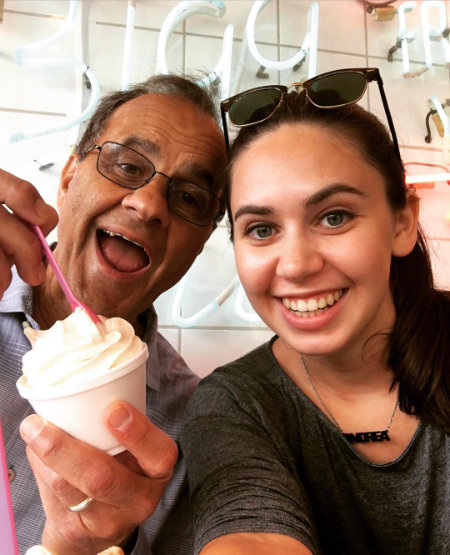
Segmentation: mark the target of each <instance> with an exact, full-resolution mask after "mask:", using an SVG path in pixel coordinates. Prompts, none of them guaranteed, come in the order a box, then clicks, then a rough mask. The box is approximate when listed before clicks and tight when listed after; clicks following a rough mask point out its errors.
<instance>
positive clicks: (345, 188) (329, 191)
mask: <svg viewBox="0 0 450 555" xmlns="http://www.w3.org/2000/svg"><path fill="white" fill-rule="evenodd" d="M338 193H350V194H352V195H357V196H360V197H367V195H366V193H363V191H361V190H360V189H357V188H356V187H352V186H351V185H346V184H345V183H333V185H330V186H329V187H326V188H325V189H321V190H320V191H318V192H317V193H315V194H314V195H312V196H311V197H309V198H307V199H306V200H305V201H303V202H302V206H303V207H304V208H310V207H311V206H315V205H316V204H319V203H320V202H322V201H323V200H325V199H327V198H328V197H331V196H332V195H337V194H338Z"/></svg>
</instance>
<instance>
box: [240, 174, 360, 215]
mask: <svg viewBox="0 0 450 555" xmlns="http://www.w3.org/2000/svg"><path fill="white" fill-rule="evenodd" d="M338 193H350V194H353V195H358V196H360V197H367V195H366V193H363V191H361V190H360V189H357V188H356V187H352V186H351V185H345V184H344V183H335V184H333V185H330V186H329V187H326V188H325V189H322V190H321V191H318V192H317V193H315V194H314V195H312V196H311V197H309V198H307V199H306V200H304V201H303V202H302V206H303V207H304V208H310V207H311V206H315V205H316V204H319V203H320V202H322V201H323V200H325V199H327V198H328V197H331V196H332V195H337V194H338ZM243 214H254V215H256V216H270V215H272V214H274V210H273V208H272V207H270V206H259V205H257V204H245V205H244V206H241V208H239V210H237V212H236V214H235V215H234V220H235V221H236V220H237V219H238V218H239V216H242V215H243Z"/></svg>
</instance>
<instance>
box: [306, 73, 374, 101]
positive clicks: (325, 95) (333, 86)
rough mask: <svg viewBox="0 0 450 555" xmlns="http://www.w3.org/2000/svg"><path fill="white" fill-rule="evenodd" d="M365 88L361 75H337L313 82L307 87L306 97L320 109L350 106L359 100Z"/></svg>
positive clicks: (364, 78) (364, 80)
mask: <svg viewBox="0 0 450 555" xmlns="http://www.w3.org/2000/svg"><path fill="white" fill-rule="evenodd" d="M365 86H366V77H365V76H364V75H363V74H362V73H351V72H348V73H338V74H337V75H328V76H326V77H322V78H320V79H317V81H314V83H312V84H311V85H310V86H309V87H308V96H309V98H310V99H311V101H312V102H313V103H314V104H316V105H317V106H321V107H327V106H329V107H332V106H339V105H341V104H351V103H352V102H356V101H358V100H359V98H360V97H361V95H362V94H363V92H364V89H365Z"/></svg>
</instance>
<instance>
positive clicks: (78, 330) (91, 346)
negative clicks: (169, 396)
mask: <svg viewBox="0 0 450 555" xmlns="http://www.w3.org/2000/svg"><path fill="white" fill-rule="evenodd" d="M100 319H101V320H102V322H103V323H104V325H105V328H106V334H105V337H104V338H102V337H101V335H100V333H99V331H98V329H97V326H96V325H95V324H94V323H93V322H92V320H91V319H90V318H89V316H88V315H87V313H86V312H85V311H84V310H82V309H76V310H75V312H74V313H73V314H71V315H70V316H68V317H67V318H66V319H65V320H63V321H57V322H56V323H55V324H54V325H53V326H52V327H51V328H50V329H48V330H34V329H32V328H26V329H25V335H26V336H27V337H28V339H29V340H30V342H31V344H32V346H33V348H32V349H31V351H29V352H28V353H26V354H25V355H24V357H23V359H22V362H23V373H24V375H25V376H26V378H27V383H26V387H33V388H42V387H48V386H53V385H59V384H63V383H64V384H66V383H71V384H79V383H84V382H86V381H90V380H93V379H95V378H98V377H100V376H102V375H104V374H105V373H107V372H108V371H110V370H111V369H114V368H115V367H116V366H118V365H119V364H122V363H123V362H127V361H128V360H130V359H132V358H134V357H135V356H137V355H138V354H139V353H140V352H141V351H142V349H144V348H145V343H143V342H142V341H141V340H140V339H139V337H137V336H136V335H135V333H134V329H133V326H131V324H129V323H128V322H127V321H126V320H123V319H122V318H109V319H106V318H104V317H103V316H100Z"/></svg>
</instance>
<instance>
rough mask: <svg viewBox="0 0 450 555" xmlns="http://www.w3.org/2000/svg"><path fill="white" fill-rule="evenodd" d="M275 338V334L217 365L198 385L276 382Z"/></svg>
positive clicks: (277, 374)
mask: <svg viewBox="0 0 450 555" xmlns="http://www.w3.org/2000/svg"><path fill="white" fill-rule="evenodd" d="M275 339H276V336H274V337H273V338H272V339H271V340H270V341H268V342H266V343H263V344H262V345H260V346H258V347H256V348H255V349H253V350H251V351H249V352H248V353H246V354H245V355H243V356H241V357H239V358H237V359H236V360H233V361H231V362H229V363H227V364H224V365H223V366H219V367H218V368H216V369H215V370H214V371H213V372H211V374H209V375H208V376H206V377H205V378H204V379H203V380H202V381H201V382H200V386H201V387H202V388H205V387H210V386H219V384H224V385H225V384H236V385H238V384H241V385H243V384H244V383H247V384H248V383H255V384H256V383H267V382H274V381H275V382H276V381H277V376H279V373H280V371H281V369H280V367H279V365H278V363H277V361H276V359H275V357H274V355H273V353H272V344H273V342H274V340H275ZM200 386H199V387H200Z"/></svg>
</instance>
